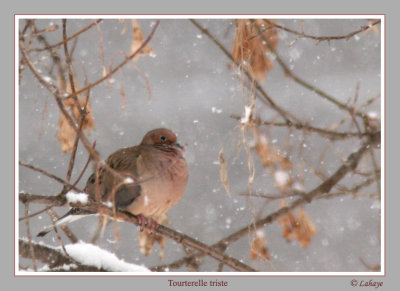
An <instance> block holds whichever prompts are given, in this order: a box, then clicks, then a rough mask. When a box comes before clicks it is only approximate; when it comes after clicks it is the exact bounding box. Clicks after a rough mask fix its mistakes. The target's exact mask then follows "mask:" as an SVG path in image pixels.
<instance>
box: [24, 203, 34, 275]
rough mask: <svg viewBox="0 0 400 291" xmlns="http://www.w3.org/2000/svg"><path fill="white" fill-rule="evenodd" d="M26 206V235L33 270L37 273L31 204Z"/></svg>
mask: <svg viewBox="0 0 400 291" xmlns="http://www.w3.org/2000/svg"><path fill="white" fill-rule="evenodd" d="M24 205H25V224H26V233H27V236H28V244H29V251H30V254H31V259H32V265H33V270H34V271H35V272H36V271H37V265H36V255H35V250H34V248H33V245H32V235H31V228H30V226H29V217H28V215H29V203H24Z"/></svg>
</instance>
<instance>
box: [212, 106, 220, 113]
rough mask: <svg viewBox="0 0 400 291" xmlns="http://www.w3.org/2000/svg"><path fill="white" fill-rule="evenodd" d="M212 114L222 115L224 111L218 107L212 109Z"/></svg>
mask: <svg viewBox="0 0 400 291" xmlns="http://www.w3.org/2000/svg"><path fill="white" fill-rule="evenodd" d="M211 112H212V113H217V114H221V113H222V109H218V108H216V107H214V106H213V107H211Z"/></svg>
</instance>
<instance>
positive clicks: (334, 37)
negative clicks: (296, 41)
mask: <svg viewBox="0 0 400 291" xmlns="http://www.w3.org/2000/svg"><path fill="white" fill-rule="evenodd" d="M264 21H265V22H267V23H268V24H269V25H270V26H273V27H276V28H279V29H281V30H284V31H287V32H290V33H293V34H295V35H298V36H299V37H301V38H303V37H304V38H311V39H314V40H317V41H318V42H321V41H330V40H340V39H345V40H348V39H350V38H351V37H353V36H355V35H356V34H359V33H360V32H363V31H366V30H368V29H370V28H371V27H373V26H375V25H377V24H378V23H380V22H381V20H380V19H379V20H375V21H374V22H372V23H370V24H369V25H364V26H361V27H360V29H358V30H355V31H353V32H350V33H348V34H345V35H332V36H315V35H311V34H306V33H304V31H302V32H299V31H296V30H294V29H290V28H287V27H285V26H282V25H279V24H277V23H275V22H272V21H270V20H268V19H264Z"/></svg>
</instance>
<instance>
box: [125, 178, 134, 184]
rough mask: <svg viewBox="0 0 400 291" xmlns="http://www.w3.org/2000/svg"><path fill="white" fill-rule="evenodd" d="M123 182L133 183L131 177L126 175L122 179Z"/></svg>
mask: <svg viewBox="0 0 400 291" xmlns="http://www.w3.org/2000/svg"><path fill="white" fill-rule="evenodd" d="M124 183H125V184H132V183H134V181H133V179H132V178H131V177H126V178H125V180H124Z"/></svg>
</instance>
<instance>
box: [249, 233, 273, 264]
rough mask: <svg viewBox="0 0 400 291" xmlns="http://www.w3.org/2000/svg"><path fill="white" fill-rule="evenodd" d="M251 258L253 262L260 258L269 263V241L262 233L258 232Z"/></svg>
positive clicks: (252, 244)
mask: <svg viewBox="0 0 400 291" xmlns="http://www.w3.org/2000/svg"><path fill="white" fill-rule="evenodd" d="M249 258H250V259H252V260H254V259H257V258H259V259H262V260H265V261H269V259H270V254H269V251H268V247H267V239H266V237H265V235H264V234H263V233H262V232H259V231H258V232H256V234H255V236H254V238H253V241H252V243H251V249H250V254H249Z"/></svg>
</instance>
